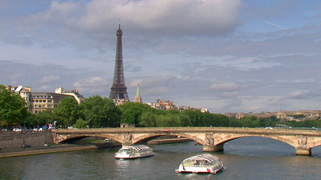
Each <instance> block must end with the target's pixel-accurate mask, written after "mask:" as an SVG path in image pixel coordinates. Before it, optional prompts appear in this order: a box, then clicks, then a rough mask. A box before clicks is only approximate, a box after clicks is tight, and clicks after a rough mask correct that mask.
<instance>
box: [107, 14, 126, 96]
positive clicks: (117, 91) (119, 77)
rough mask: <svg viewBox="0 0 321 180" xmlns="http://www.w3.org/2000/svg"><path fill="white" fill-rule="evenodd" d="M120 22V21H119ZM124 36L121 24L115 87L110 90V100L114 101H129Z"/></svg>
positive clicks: (117, 45) (118, 37) (117, 47)
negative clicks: (123, 45) (124, 63)
mask: <svg viewBox="0 0 321 180" xmlns="http://www.w3.org/2000/svg"><path fill="white" fill-rule="evenodd" d="M119 21H120V19H119ZM122 35H123V31H122V30H121V29H120V24H119V27H118V30H117V32H116V36H117V44H116V59H115V70H114V80H113V85H112V87H111V88H110V89H111V91H110V95H109V98H110V99H113V100H114V101H116V102H118V101H129V98H128V94H127V87H126V85H125V76H124V68H123V50H122Z"/></svg>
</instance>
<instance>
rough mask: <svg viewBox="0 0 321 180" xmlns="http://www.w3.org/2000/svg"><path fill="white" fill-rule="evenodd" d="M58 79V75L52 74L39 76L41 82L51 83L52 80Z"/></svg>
mask: <svg viewBox="0 0 321 180" xmlns="http://www.w3.org/2000/svg"><path fill="white" fill-rule="evenodd" d="M59 79H60V77H59V76H53V75H51V76H46V77H43V78H41V80H40V83H42V84H48V83H53V82H56V81H58V80H59Z"/></svg>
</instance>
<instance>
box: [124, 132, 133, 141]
mask: <svg viewBox="0 0 321 180" xmlns="http://www.w3.org/2000/svg"><path fill="white" fill-rule="evenodd" d="M124 139H125V141H132V135H131V134H129V133H126V134H124Z"/></svg>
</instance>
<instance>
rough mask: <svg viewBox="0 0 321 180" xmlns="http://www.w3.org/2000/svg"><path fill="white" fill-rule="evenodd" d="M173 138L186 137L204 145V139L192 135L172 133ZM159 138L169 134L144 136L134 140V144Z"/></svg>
mask: <svg viewBox="0 0 321 180" xmlns="http://www.w3.org/2000/svg"><path fill="white" fill-rule="evenodd" d="M170 135H171V136H180V137H184V138H187V139H190V140H194V141H197V142H200V143H201V144H202V143H204V142H203V141H204V140H203V139H201V138H199V137H197V136H193V135H190V134H185V133H171V134H170ZM159 136H168V134H164V133H153V134H144V135H141V136H138V137H135V138H133V140H132V143H133V144H138V143H140V142H143V141H146V140H150V139H153V138H155V137H159Z"/></svg>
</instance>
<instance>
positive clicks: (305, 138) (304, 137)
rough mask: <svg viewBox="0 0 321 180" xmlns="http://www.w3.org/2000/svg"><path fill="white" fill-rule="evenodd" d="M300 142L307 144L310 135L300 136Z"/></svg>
mask: <svg viewBox="0 0 321 180" xmlns="http://www.w3.org/2000/svg"><path fill="white" fill-rule="evenodd" d="M298 144H299V145H300V146H306V145H307V144H308V137H307V136H298Z"/></svg>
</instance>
